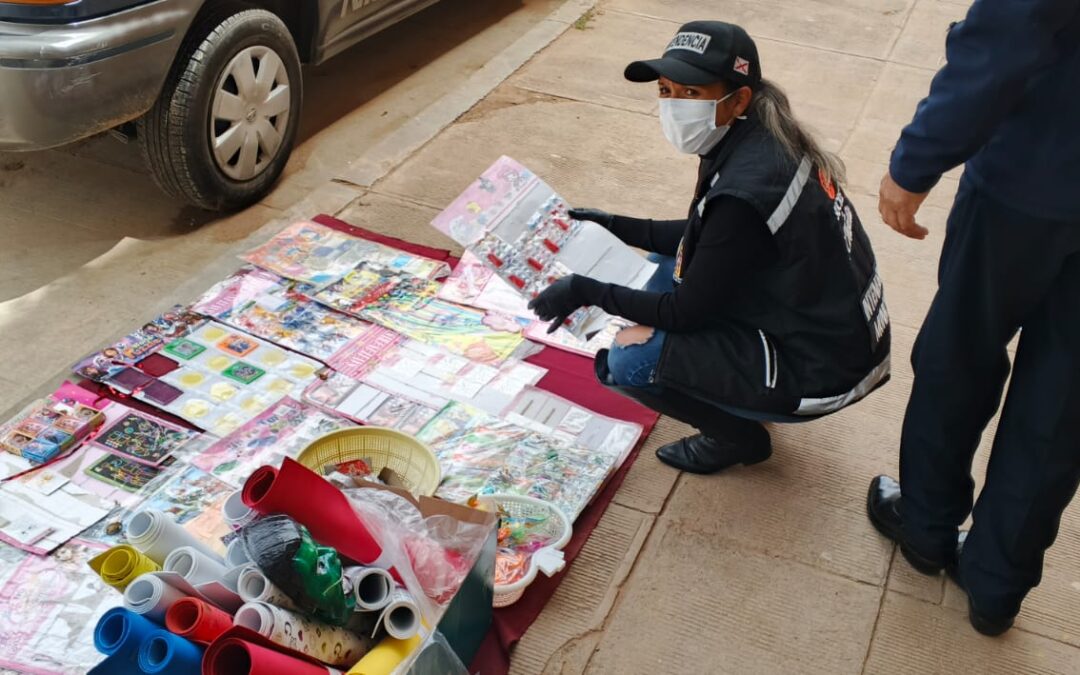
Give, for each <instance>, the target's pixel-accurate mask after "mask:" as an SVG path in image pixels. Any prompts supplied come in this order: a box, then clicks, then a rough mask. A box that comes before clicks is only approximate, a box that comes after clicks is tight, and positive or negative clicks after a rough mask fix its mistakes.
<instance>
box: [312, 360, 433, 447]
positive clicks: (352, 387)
mask: <svg viewBox="0 0 1080 675" xmlns="http://www.w3.org/2000/svg"><path fill="white" fill-rule="evenodd" d="M304 401H305V402H307V403H309V404H310V405H313V406H316V407H318V408H322V409H324V410H327V411H329V412H332V413H333V414H335V415H340V416H342V417H346V418H348V419H350V420H353V421H355V422H359V423H360V424H367V425H371V426H380V427H389V428H391V429H397V430H398V431H401V432H403V433H407V434H413V435H415V434H416V432H418V431H420V429H421V428H423V426H424V425H425V424H427V423H428V422H429V421H430V420H431V419H432V418H433V417H435V415H436V414H438V412H439V410H440V409H441V408H442V407H443V406H444V405H445V404H446V400H445V399H440V398H438V397H435V396H430V395H428V394H426V393H425V392H423V391H420V390H415V391H407V392H393V391H388V390H386V389H381V388H379V387H376V386H372V385H371V384H368V383H365V382H361V381H359V380H357V379H355V378H352V377H349V376H348V375H345V374H343V373H333V374H331V375H330V376H329V377H328V378H326V380H320V381H318V382H314V383H312V384H311V386H309V387H308V388H307V390H305V391H304Z"/></svg>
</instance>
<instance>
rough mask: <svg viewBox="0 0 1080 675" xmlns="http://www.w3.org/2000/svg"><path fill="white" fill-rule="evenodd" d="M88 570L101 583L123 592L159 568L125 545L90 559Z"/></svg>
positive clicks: (114, 547)
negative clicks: (93, 572)
mask: <svg viewBox="0 0 1080 675" xmlns="http://www.w3.org/2000/svg"><path fill="white" fill-rule="evenodd" d="M90 569H92V570H94V571H95V572H97V573H98V575H99V576H100V577H101V580H102V581H104V582H105V583H107V584H108V585H110V586H112V587H113V588H115V589H116V590H118V591H120V592H123V591H124V589H126V588H127V587H128V584H130V583H131V582H132V581H135V579H136V578H137V577H139V576H141V575H143V574H146V573H147V572H157V571H158V570H160V569H161V567H160V566H159V565H158V564H157V563H156V562H154V561H153V560H151V559H150V558H148V557H146V556H145V555H143V554H142V553H140V552H139V551H137V550H136V549H134V548H132V547H131V546H127V545H126V544H125V545H123V546H113V547H112V548H110V549H109V550H108V551H105V552H104V553H102V554H100V555H97V556H94V557H93V558H91V559H90Z"/></svg>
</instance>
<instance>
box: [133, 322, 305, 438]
mask: <svg viewBox="0 0 1080 675" xmlns="http://www.w3.org/2000/svg"><path fill="white" fill-rule="evenodd" d="M162 354H163V355H167V356H168V357H169V358H171V359H173V360H174V361H175V362H176V364H177V368H176V369H175V370H172V371H171V372H169V373H166V374H164V375H162V376H161V377H160V378H157V379H155V380H154V382H153V384H154V385H155V386H156V387H157V388H166V389H167V390H168V391H169V394H170V395H169V396H168V397H165V398H162V397H160V396H159V394H158V393H157V390H156V389H152V388H151V387H150V386H143V387H139V388H136V389H132V392H133V394H134V396H135V397H136V398H138V399H140V400H144V401H146V402H148V403H152V404H154V405H157V406H158V407H160V408H162V409H164V410H166V411H167V412H170V413H172V414H174V415H177V416H178V417H181V418H183V419H185V420H187V421H189V422H191V423H192V424H195V425H197V426H198V427H200V428H202V429H205V430H207V431H209V432H211V433H213V434H216V435H218V436H225V435H228V434H229V433H231V432H232V431H234V430H235V429H237V428H238V427H239V426H240V425H242V424H243V423H245V422H247V421H248V420H250V419H252V418H253V417H255V416H256V415H258V414H259V413H260V412H262V411H263V410H266V409H267V408H268V407H270V406H271V405H272V404H274V403H276V402H277V401H278V400H280V399H281V398H282V397H283V396H286V395H288V394H295V395H297V396H299V395H300V392H301V391H303V388H304V387H306V386H307V385H308V384H309V383H310V382H311V381H312V380H313V379H315V377H316V373H317V372H318V371H319V370H320V369H321V368H322V364H321V363H319V362H318V361H315V360H313V359H309V358H307V357H305V356H301V355H300V354H296V353H294V352H290V351H288V350H284V349H281V348H280V347H277V346H275V345H272V344H270V343H269V342H266V341H264V340H260V339H259V338H256V337H253V336H251V335H248V334H246V333H242V332H240V331H236V330H234V329H231V328H229V327H227V326H224V325H222V324H219V323H216V322H208V323H207V324H206V325H204V326H202V327H201V328H199V329H198V330H196V331H195V332H193V333H191V334H190V335H188V336H187V337H185V338H180V339H178V340H174V341H172V342H170V343H168V344H166V345H165V346H164V347H163V348H162Z"/></svg>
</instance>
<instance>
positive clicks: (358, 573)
mask: <svg viewBox="0 0 1080 675" xmlns="http://www.w3.org/2000/svg"><path fill="white" fill-rule="evenodd" d="M344 576H345V580H346V581H348V583H349V587H350V588H351V590H352V595H353V597H354V598H356V609H357V611H365V612H376V611H378V610H380V609H382V608H384V607H386V605H387V604H389V602H390V593H391V591H393V590H394V586H395V583H394V578H393V577H392V576H390V573H389V572H387V571H386V570H384V569H382V568H381V567H346V568H345V570H344Z"/></svg>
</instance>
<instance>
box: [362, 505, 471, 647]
mask: <svg viewBox="0 0 1080 675" xmlns="http://www.w3.org/2000/svg"><path fill="white" fill-rule="evenodd" d="M345 494H346V495H347V496H348V497H349V500H350V502H351V503H352V506H353V509H354V510H355V511H356V514H357V515H358V516H359V517H360V518H361V520H363V521H364V524H365V525H366V526H367V527H368V528H369V530H370V531H371V533H372V535H373V536H374V537H375V539H376V540H377V541H378V542H379V545H380V546H381V547H382V549H383V552H382V555H381V556H380V566H385V567H387V568H388V569H390V568H392V569H393V570H394V571H396V572H397V574H398V576H400V578H401V579H402V581H403V582H404V585H405V588H406V589H407V590H408V591H409V592H410V593H411V594H412V596H413V598H414V599H415V600H416V603H417V606H418V607H419V609H420V612H421V616H422V618H423V620H424V622H425V623H426V624H427V625H429V626H434V625H435V624H436V623H438V621H439V619H440V618H441V617H442V613H443V611H444V610H445V606H446V604H447V603H449V601H450V600H451V599H452V598H453V597H454V594H455V593H457V591H458V589H459V588H460V587H461V583H462V582H463V581H464V580H465V577H466V576H467V575H468V573H469V570H470V568H471V567H472V564H473V562H475V560H476V558H477V556H478V555H479V553H480V550H481V548H482V547H483V545H484V542H485V540H486V539H487V537H488V535H489V534H490V530H489V528H488V527H486V526H484V525H480V524H477V523H468V522H463V521H460V520H457V519H456V518H453V517H452V516H448V515H441V514H439V515H432V516H428V517H427V518H423V517H422V516H421V514H420V510H419V509H418V508H417V506H416V505H415V504H414V503H413V502H411V501H410V500H408V499H407V498H405V497H402V496H400V495H398V494H396V493H394V492H392V491H389V490H380V489H378V488H355V489H349V490H345Z"/></svg>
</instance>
